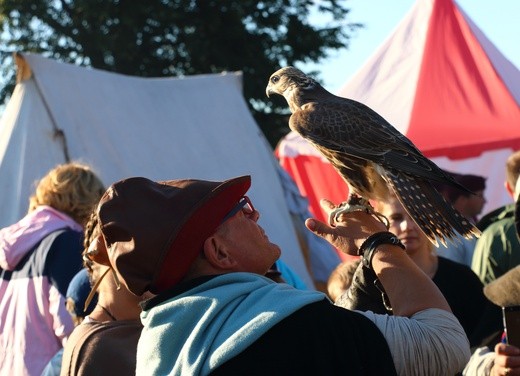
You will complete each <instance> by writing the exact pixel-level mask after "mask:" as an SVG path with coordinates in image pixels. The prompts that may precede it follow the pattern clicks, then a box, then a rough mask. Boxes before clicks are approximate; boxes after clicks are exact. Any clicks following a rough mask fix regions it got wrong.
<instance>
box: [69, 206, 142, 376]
mask: <svg viewBox="0 0 520 376" xmlns="http://www.w3.org/2000/svg"><path fill="white" fill-rule="evenodd" d="M83 259H84V262H85V267H86V268H87V269H86V270H88V271H89V273H90V279H91V284H92V285H93V288H92V292H91V293H94V292H95V291H97V294H98V298H97V302H96V304H95V306H94V308H93V310H92V312H91V313H90V314H89V315H88V316H87V317H85V319H84V320H83V322H82V323H81V324H80V325H78V326H76V328H75V329H74V331H73V332H72V334H71V335H70V337H69V339H68V341H67V343H66V345H65V348H64V351H63V360H62V369H61V375H62V376H69V375H70V376H73V375H74V376H88V375H92V376H94V375H99V374H106V375H133V374H135V360H136V353H137V341H138V339H139V336H140V335H141V330H142V327H143V326H142V324H141V321H140V320H139V314H140V313H141V308H140V306H139V303H140V302H141V301H143V300H144V299H146V298H149V297H151V296H152V295H151V294H144V295H143V296H136V295H133V294H132V293H131V292H129V291H128V289H126V287H124V286H121V285H120V283H119V278H118V277H117V275H115V272H114V269H113V268H112V266H111V264H110V262H109V261H108V255H107V249H106V246H105V241H104V239H103V236H102V235H101V232H100V230H99V225H98V218H97V215H96V213H95V212H93V213H92V215H91V217H90V221H89V222H88V224H87V226H86V229H85V244H84V252H83ZM107 274H109V275H108V276H106V275H107ZM105 276H106V277H105ZM87 300H89V299H88V298H87Z"/></svg>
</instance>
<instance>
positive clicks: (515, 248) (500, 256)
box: [471, 151, 520, 284]
mask: <svg viewBox="0 0 520 376" xmlns="http://www.w3.org/2000/svg"><path fill="white" fill-rule="evenodd" d="M519 175H520V151H517V152H514V153H513V154H511V155H510V156H509V158H508V159H507V162H506V180H505V183H504V186H505V189H506V190H507V192H508V193H509V195H510V196H511V198H512V200H514V198H515V197H517V196H516V195H515V189H516V188H515V187H516V185H517V182H518V176H519ZM514 210H515V205H514V203H512V204H510V205H507V206H505V207H504V208H503V210H502V211H501V212H500V213H496V212H495V214H494V215H493V217H494V220H493V222H492V223H491V224H487V225H486V226H487V227H486V228H485V229H484V230H483V231H482V235H481V236H480V238H479V239H478V240H477V243H476V245H475V252H474V254H473V261H472V263H471V268H472V269H473V271H474V272H475V273H477V275H478V276H479V278H480V280H481V281H482V282H483V283H484V284H488V283H490V282H492V281H494V280H495V279H497V278H498V277H500V276H501V275H504V274H505V273H506V272H507V271H509V270H511V269H512V268H514V267H515V266H517V265H520V242H519V240H518V237H517V235H516V228H515V219H514ZM483 219H484V218H483ZM486 222H488V220H487V219H486ZM479 228H480V226H479Z"/></svg>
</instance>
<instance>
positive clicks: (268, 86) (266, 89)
mask: <svg viewBox="0 0 520 376" xmlns="http://www.w3.org/2000/svg"><path fill="white" fill-rule="evenodd" d="M271 94H277V93H276V91H274V90H273V89H272V88H271V83H269V85H267V87H266V88H265V95H267V98H270V97H271Z"/></svg>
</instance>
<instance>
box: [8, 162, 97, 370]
mask: <svg viewBox="0 0 520 376" xmlns="http://www.w3.org/2000/svg"><path fill="white" fill-rule="evenodd" d="M104 191H105V189H104V187H103V184H102V182H101V180H100V179H99V177H98V176H97V175H96V174H95V173H94V171H93V170H92V169H91V168H90V167H89V166H87V165H84V164H80V163H66V164H62V165H59V166H57V167H55V168H54V169H52V170H50V171H49V172H48V173H47V174H46V175H45V176H44V177H43V178H42V179H41V180H40V181H39V182H38V184H37V186H36V190H35V192H34V194H33V195H32V196H31V197H30V200H29V213H28V214H27V215H26V216H25V217H24V218H22V219H21V220H20V221H19V222H17V223H15V224H13V225H11V226H9V227H6V228H4V229H2V230H0V359H1V361H0V374H1V375H17V376H18V375H40V374H41V372H42V370H43V369H44V367H45V366H46V365H47V363H48V362H49V360H50V359H51V358H52V357H53V356H54V355H55V354H56V353H57V352H58V350H59V349H60V348H61V347H62V346H63V344H64V343H65V341H66V338H67V337H68V335H69V334H70V333H71V332H72V330H73V328H74V324H73V322H72V318H71V316H70V314H69V313H68V312H67V310H66V308H65V296H66V293H67V288H68V286H69V282H70V281H71V280H72V278H73V277H74V275H76V273H77V272H78V271H79V270H80V269H81V250H82V241H83V226H84V225H85V223H86V222H87V219H88V217H89V214H90V212H91V211H92V209H93V207H94V206H95V205H96V204H97V203H98V201H99V198H100V197H101V195H102V194H103V192H104Z"/></svg>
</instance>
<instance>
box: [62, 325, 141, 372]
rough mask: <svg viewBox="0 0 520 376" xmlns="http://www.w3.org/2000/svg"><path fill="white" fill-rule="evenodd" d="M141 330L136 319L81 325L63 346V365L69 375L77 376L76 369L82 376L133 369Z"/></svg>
mask: <svg viewBox="0 0 520 376" xmlns="http://www.w3.org/2000/svg"><path fill="white" fill-rule="evenodd" d="M141 330H142V325H141V323H140V322H139V321H137V320H135V321H115V322H88V323H82V324H80V325H78V326H77V327H76V328H75V329H74V331H73V332H72V334H71V335H70V337H69V339H68V341H67V344H66V345H65V350H64V354H63V363H62V364H63V366H64V367H69V369H70V370H71V374H77V373H76V372H78V370H79V368H81V369H82V370H83V372H82V373H83V374H96V372H99V370H100V369H102V370H104V372H107V374H108V373H110V372H109V371H111V370H113V371H115V370H119V371H121V370H125V369H128V368H127V367H129V368H130V369H135V357H136V353H137V342H138V340H139V336H140V333H141ZM89 370H90V371H89ZM96 370H97V371H96ZM122 374H124V372H123V373H122Z"/></svg>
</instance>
